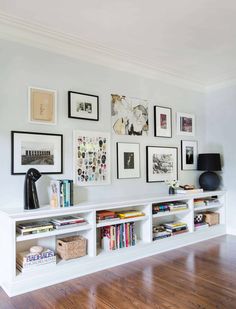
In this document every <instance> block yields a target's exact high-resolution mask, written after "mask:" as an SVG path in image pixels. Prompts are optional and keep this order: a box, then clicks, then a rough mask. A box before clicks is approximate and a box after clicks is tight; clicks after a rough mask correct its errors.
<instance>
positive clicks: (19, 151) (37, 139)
mask: <svg viewBox="0 0 236 309" xmlns="http://www.w3.org/2000/svg"><path fill="white" fill-rule="evenodd" d="M29 168H36V169H37V170H39V171H40V173H41V174H62V170H63V136H62V135H61V134H49V133H36V132H21V131H12V132H11V173H12V175H23V174H25V173H26V172H27V170H28V169H29Z"/></svg>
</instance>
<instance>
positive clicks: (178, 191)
mask: <svg viewBox="0 0 236 309" xmlns="http://www.w3.org/2000/svg"><path fill="white" fill-rule="evenodd" d="M202 192H203V189H190V190H185V189H181V188H178V189H175V193H176V194H194V193H202Z"/></svg>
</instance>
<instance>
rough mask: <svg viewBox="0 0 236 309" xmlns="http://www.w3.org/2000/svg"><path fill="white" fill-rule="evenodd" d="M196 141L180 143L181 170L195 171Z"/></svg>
mask: <svg viewBox="0 0 236 309" xmlns="http://www.w3.org/2000/svg"><path fill="white" fill-rule="evenodd" d="M197 155H198V150H197V141H181V169H182V170H196V169H197Z"/></svg>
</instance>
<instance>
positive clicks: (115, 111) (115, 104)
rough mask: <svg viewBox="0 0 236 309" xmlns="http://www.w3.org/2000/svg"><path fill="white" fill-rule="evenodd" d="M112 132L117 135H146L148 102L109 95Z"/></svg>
mask: <svg viewBox="0 0 236 309" xmlns="http://www.w3.org/2000/svg"><path fill="white" fill-rule="evenodd" d="M111 113H112V114H111V115H112V128H113V132H114V133H116V134H118V135H148V129H149V126H148V102H147V100H141V99H137V98H128V97H126V96H120V95H118V94H112V95H111Z"/></svg>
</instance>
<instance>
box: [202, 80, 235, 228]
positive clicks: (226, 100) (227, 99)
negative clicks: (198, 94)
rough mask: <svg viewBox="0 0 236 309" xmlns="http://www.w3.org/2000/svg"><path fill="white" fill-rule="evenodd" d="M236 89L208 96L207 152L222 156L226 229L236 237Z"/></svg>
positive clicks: (225, 89) (212, 93)
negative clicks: (226, 192) (225, 199)
mask: <svg viewBox="0 0 236 309" xmlns="http://www.w3.org/2000/svg"><path fill="white" fill-rule="evenodd" d="M235 132H236V86H232V87H227V88H224V89H220V90H215V91H213V92H211V93H209V94H208V96H207V146H206V151H209V152H219V153H221V154H222V161H223V170H222V172H221V173H220V174H221V176H222V184H223V187H224V188H225V189H226V190H227V191H228V199H227V207H228V208H227V228H228V232H229V233H234V234H236V204H235V201H236V142H235Z"/></svg>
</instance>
